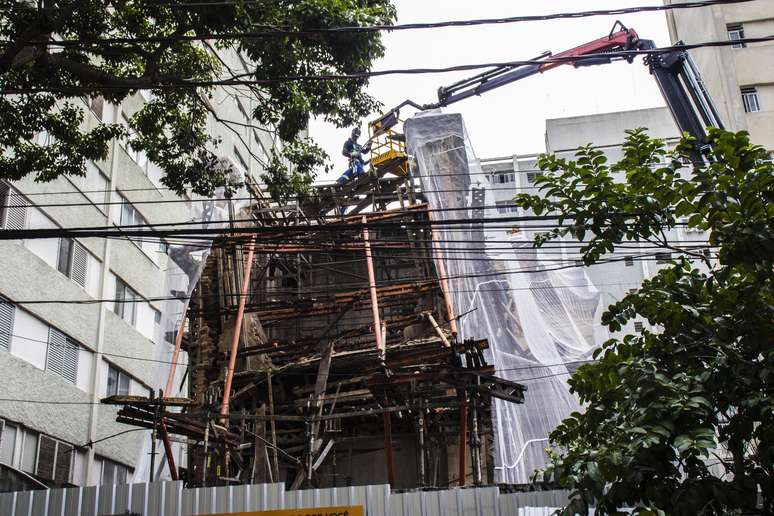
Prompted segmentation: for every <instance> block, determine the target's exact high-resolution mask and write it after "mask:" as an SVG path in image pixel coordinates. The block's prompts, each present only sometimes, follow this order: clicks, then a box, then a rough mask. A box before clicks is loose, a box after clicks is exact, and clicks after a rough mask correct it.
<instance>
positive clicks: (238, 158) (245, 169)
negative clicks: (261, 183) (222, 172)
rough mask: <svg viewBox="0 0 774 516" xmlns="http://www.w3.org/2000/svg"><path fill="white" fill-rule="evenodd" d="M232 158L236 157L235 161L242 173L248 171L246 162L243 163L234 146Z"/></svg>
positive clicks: (243, 160) (243, 159)
mask: <svg viewBox="0 0 774 516" xmlns="http://www.w3.org/2000/svg"><path fill="white" fill-rule="evenodd" d="M234 156H236V159H237V161H238V162H239V166H240V167H242V170H243V171H245V172H247V171H248V170H250V168H249V167H248V166H247V161H245V158H243V157H242V154H241V153H240V152H239V150H238V149H237V148H236V146H234Z"/></svg>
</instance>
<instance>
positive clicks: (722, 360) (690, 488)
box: [517, 130, 774, 515]
mask: <svg viewBox="0 0 774 516" xmlns="http://www.w3.org/2000/svg"><path fill="white" fill-rule="evenodd" d="M710 144H711V151H710V156H709V158H710V160H711V162H710V163H707V164H695V165H694V166H693V167H691V169H690V170H689V169H687V166H686V165H685V163H686V162H687V158H688V156H689V150H690V138H688V137H685V138H684V139H683V141H682V143H681V144H680V145H679V146H678V147H677V149H676V150H675V151H668V150H666V148H665V145H664V142H663V141H661V140H657V139H652V138H649V137H648V136H647V135H646V133H645V132H644V131H643V130H635V131H630V132H629V135H628V138H627V141H626V144H625V146H624V151H625V156H624V158H623V159H622V160H621V161H620V162H618V163H616V164H614V165H612V166H609V165H608V164H607V163H606V159H605V156H604V155H603V154H602V152H601V151H599V150H596V149H594V148H591V147H585V148H582V149H580V150H579V151H578V153H577V156H576V159H575V160H574V161H565V160H562V159H558V158H556V157H554V156H543V157H542V158H541V159H540V168H541V169H542V170H543V171H544V175H543V176H540V177H539V178H538V180H537V182H538V184H539V185H540V188H541V190H542V191H543V193H544V194H545V195H546V197H545V198H540V197H537V196H531V195H519V196H518V197H517V202H518V203H519V204H521V205H522V206H524V207H527V208H531V209H533V210H534V211H535V212H537V213H547V212H551V213H556V214H560V215H561V216H562V218H561V219H560V221H559V222H560V228H559V229H556V230H554V231H552V232H550V233H548V234H544V235H541V237H540V238H539V239H538V240H537V242H536V244H537V245H541V244H542V243H543V242H545V241H547V240H552V239H556V238H560V237H562V236H565V235H566V236H571V237H573V238H577V239H584V238H585V239H586V241H585V245H584V247H583V249H582V251H583V256H584V261H585V262H586V264H593V263H595V262H597V261H598V260H599V259H600V258H602V257H604V256H605V255H608V254H609V253H611V252H613V251H615V250H616V248H617V246H618V245H619V244H621V243H623V242H631V241H639V242H649V243H650V244H654V245H657V246H659V247H661V248H663V249H664V250H668V251H670V252H673V256H675V259H674V260H673V261H672V262H671V264H670V265H668V266H666V267H665V268H663V269H662V270H660V271H659V272H658V274H656V276H655V277H653V278H652V279H650V280H647V281H645V282H644V284H643V285H642V287H641V288H640V290H639V291H638V292H636V293H633V294H629V295H627V296H626V297H625V298H624V299H622V300H621V301H620V302H617V303H615V304H614V305H612V306H610V307H609V308H608V310H607V312H606V313H605V314H604V315H603V318H602V320H603V323H604V324H605V325H607V327H608V328H609V329H610V330H612V331H619V330H621V328H622V327H623V325H624V324H626V322H627V321H630V320H632V319H635V318H638V319H641V320H642V319H644V320H647V321H648V323H650V325H652V327H653V329H652V330H650V331H648V330H646V331H644V332H642V333H641V334H636V335H625V336H623V337H620V338H613V339H611V340H609V341H608V342H606V343H605V344H604V345H603V346H602V348H601V349H600V350H598V351H597V352H596V355H595V358H596V359H597V361H596V362H594V363H591V364H588V365H584V366H582V367H580V368H579V369H578V370H577V372H576V373H575V374H574V375H573V376H572V378H571V380H570V386H571V388H572V390H573V391H574V392H575V393H577V394H578V396H579V397H580V399H581V401H582V403H583V404H584V405H585V412H584V413H583V414H580V413H574V414H572V415H571V416H570V417H569V418H567V419H566V420H565V421H564V422H563V423H562V424H561V425H560V426H559V427H558V428H556V429H555V430H554V431H553V433H552V434H551V440H552V443H553V445H554V446H555V449H556V450H557V451H555V452H552V453H551V463H550V465H549V467H548V468H547V469H546V471H544V472H543V474H544V475H545V477H546V478H547V479H549V480H552V481H555V482H558V483H559V484H561V485H563V486H566V487H567V488H569V489H571V490H572V497H571V501H570V504H569V505H568V507H566V508H565V509H564V510H563V514H568V515H569V514H576V513H583V514H586V512H584V511H587V510H588V507H589V506H595V507H597V511H598V513H600V514H621V513H620V512H619V511H620V510H621V508H624V507H629V508H636V509H637V511H638V513H639V514H669V515H697V514H764V513H765V514H772V513H774V478H773V477H772V473H773V472H774V470H773V469H772V468H774V396H773V395H772V386H774V338H773V337H772V336H773V335H774V291H773V290H772V286H773V280H774V272H773V271H774V269H773V267H774V204H772V201H774V167H773V166H772V164H771V162H770V161H767V160H769V156H768V155H767V153H766V152H765V151H764V150H763V149H762V148H761V147H758V146H755V145H751V144H750V141H749V138H748V136H747V134H746V133H743V132H742V133H731V132H724V131H720V130H711V132H710ZM616 173H619V174H622V175H624V176H625V181H624V182H621V181H615V180H614V178H613V174H616ZM686 219H687V227H689V228H696V229H698V230H702V231H705V232H706V233H705V234H706V236H707V237H708V240H709V244H710V245H711V246H712V247H711V249H712V258H713V259H712V261H711V262H710V261H708V260H707V261H706V262H705V260H706V258H705V256H704V255H703V254H701V253H698V252H696V251H695V250H688V251H686V250H683V249H680V248H676V247H674V246H673V245H672V243H671V242H670V240H669V239H668V238H667V234H668V231H669V230H671V229H674V228H676V227H679V224H680V221H681V220H683V221H684V220H686ZM702 262H704V263H702ZM761 500H762V503H761Z"/></svg>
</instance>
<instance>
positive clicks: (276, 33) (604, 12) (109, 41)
mask: <svg viewBox="0 0 774 516" xmlns="http://www.w3.org/2000/svg"><path fill="white" fill-rule="evenodd" d="M750 1H752V0H703V1H692V2H685V3H678V4H668V5H655V6H654V5H646V6H638V7H624V8H618V9H596V10H590V11H571V12H560V13H553V14H543V15H528V16H509V17H500V18H482V19H472V20H449V21H440V22H430V23H405V24H380V25H354V26H338V27H320V28H309V29H301V30H299V29H294V28H290V27H288V26H277V25H264V24H255V25H254V27H255V28H256V29H258V30H257V31H254V32H228V33H205V34H195V35H181V36H168V37H167V36H158V37H131V38H99V39H98V38H82V39H63V40H56V41H32V42H30V44H31V45H38V44H50V45H56V46H62V47H69V46H80V45H83V44H89V45H115V44H128V43H169V42H176V41H205V40H213V39H215V40H227V39H243V38H285V37H289V36H315V35H324V34H341V33H363V32H379V31H390V32H392V31H402V30H417V29H438V28H444V27H471V26H478V25H505V24H512V23H523V22H535V21H550V20H558V19H576V18H589V17H595V16H617V15H622V14H634V13H646V12H657V11H672V10H684V9H694V8H700V7H711V6H715V5H729V4H740V3H747V2H750ZM250 3H260V2H256V0H253V1H250V0H247V1H238V2H194V3H190V4H188V3H181V4H150V5H158V6H159V7H170V8H181V9H185V8H189V7H195V6H211V7H219V6H224V5H239V6H243V5H247V4H250ZM3 43H6V44H8V43H11V42H10V41H4V42H3Z"/></svg>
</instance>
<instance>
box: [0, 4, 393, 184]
mask: <svg viewBox="0 0 774 516" xmlns="http://www.w3.org/2000/svg"><path fill="white" fill-rule="evenodd" d="M187 4H191V5H187ZM197 4H198V5H197ZM394 19H395V10H394V7H393V6H392V5H391V4H390V2H389V0H366V1H364V0H301V1H297V0H294V1H286V0H279V1H268V0H267V1H251V2H245V3H234V2H231V1H230V0H222V2H221V0H215V1H214V2H207V3H205V4H204V5H202V3H201V2H196V1H193V0H180V1H175V2H164V1H162V2H159V1H158V0H133V1H126V0H118V1H113V0H41V1H40V2H28V1H26V0H0V40H2V43H0V92H2V96H0V147H2V148H3V149H6V151H5V152H4V153H3V155H2V156H1V157H0V178H6V179H18V178H21V177H24V176H26V175H28V174H35V178H36V179H37V180H40V181H47V180H51V179H53V178H56V177H58V176H60V175H73V174H75V175H78V174H83V173H84V166H85V165H84V163H85V160H87V159H89V160H94V159H103V158H104V157H105V156H106V155H107V151H108V142H109V141H110V140H111V139H112V138H115V137H118V136H125V132H126V131H125V130H124V129H123V128H122V127H121V126H119V125H112V124H98V125H96V127H94V125H93V124H86V123H84V116H83V111H84V110H83V108H81V107H78V105H79V104H80V101H77V102H75V101H74V99H77V98H79V97H87V98H94V97H99V96H101V97H103V98H105V99H106V100H108V101H110V102H113V103H120V102H121V101H122V100H124V99H126V98H127V97H129V96H131V95H135V94H136V92H137V91H138V90H139V89H148V88H151V89H152V92H153V101H151V102H149V103H147V104H145V105H144V107H142V108H141V109H140V111H139V112H137V113H135V114H134V115H133V117H132V119H131V121H130V126H131V129H132V130H133V131H132V136H131V139H130V145H131V147H132V148H134V149H137V150H143V151H144V152H145V153H146V154H147V155H148V157H149V158H150V159H151V160H152V161H154V162H155V163H156V164H158V165H159V166H160V167H161V168H162V169H163V170H164V171H165V173H166V176H165V177H164V178H163V179H162V181H163V182H164V183H165V184H166V185H167V186H169V187H170V188H172V189H174V190H175V191H177V192H182V191H183V190H184V189H185V188H186V187H192V188H193V190H194V191H195V192H197V193H199V194H203V195H208V194H210V193H212V191H213V189H214V188H215V187H217V186H219V185H221V184H222V181H223V178H222V177H220V176H219V174H218V173H217V172H216V171H215V169H213V168H212V167H211V166H209V163H212V162H213V158H214V156H215V154H217V149H216V147H217V144H218V142H217V141H216V140H214V139H213V138H211V137H210V136H209V135H208V133H207V131H206V120H207V116H208V113H207V110H208V109H209V107H208V105H207V103H206V102H204V101H203V98H204V97H206V96H207V95H208V94H209V91H210V90H211V89H212V87H209V86H206V84H207V83H208V81H216V80H221V79H224V78H229V77H230V76H229V75H228V73H230V71H229V70H228V69H227V68H226V67H224V66H223V65H222V64H221V63H220V61H219V60H218V59H217V58H216V56H214V54H213V52H212V51H211V48H208V47H209V46H210V45H214V47H217V48H218V49H221V50H223V49H233V50H238V51H240V52H242V53H243V55H245V56H247V57H248V58H249V59H250V61H251V62H252V63H254V65H253V67H254V68H253V69H252V70H251V71H250V73H249V74H248V75H246V76H242V77H240V78H241V79H245V80H250V79H258V80H260V79H273V78H283V77H293V76H303V75H318V74H319V75H338V74H347V73H352V72H359V71H365V70H368V69H369V68H370V66H371V63H372V62H373V61H374V60H375V59H377V58H378V57H380V56H382V55H383V53H384V48H383V46H382V43H381V39H380V35H379V33H378V32H362V33H344V32H335V33H326V34H317V35H307V36H301V37H298V36H293V35H271V36H260V37H247V38H244V37H243V38H229V37H225V35H227V34H234V33H255V32H256V31H257V32H270V31H272V30H275V29H272V28H277V27H279V28H281V29H284V30H289V31H303V30H309V29H318V28H326V27H333V26H342V25H366V24H389V23H391V22H392V21H393V20H394ZM205 34H206V35H213V36H212V37H211V38H210V42H209V43H206V44H205V43H202V42H200V41H194V40H186V39H180V37H181V36H194V35H205ZM54 35H56V39H64V40H77V41H79V43H77V44H67V45H65V46H63V47H60V46H54V45H47V44H46V43H45V42H46V41H48V40H51V39H52V38H54ZM218 35H224V37H218ZM110 38H120V39H121V40H120V41H113V42H110V43H105V42H97V41H95V40H105V39H110ZM186 82H197V83H204V85H203V86H199V87H198V88H193V87H190V86H186V85H184V83H186ZM366 84H367V80H366V79H360V80H353V81H295V82H285V83H271V84H264V85H260V86H258V85H256V86H251V90H252V96H253V97H254V101H255V105H256V108H255V110H254V112H253V114H252V115H253V118H254V119H255V120H256V121H257V122H258V123H260V124H266V125H269V126H271V127H272V128H274V129H276V131H277V133H278V135H279V136H280V137H281V138H282V140H284V141H286V142H290V143H291V146H292V142H293V141H294V140H296V138H297V135H298V134H299V133H300V132H301V131H302V130H303V129H304V128H305V127H306V124H307V121H308V117H309V116H310V115H318V116H322V117H323V118H325V119H326V120H328V121H330V122H332V123H334V124H337V125H338V126H340V127H343V126H348V125H352V124H353V123H354V122H355V121H357V120H358V119H359V117H361V116H362V115H364V114H367V113H369V112H372V111H373V110H374V109H375V108H376V107H377V102H376V101H375V100H374V99H373V98H371V97H369V96H368V95H367V94H366V93H365V92H364V87H365V86H366ZM80 105H82V104H80ZM41 131H47V132H48V133H50V134H51V135H52V136H53V137H54V138H55V139H56V142H57V143H56V145H54V146H49V147H44V146H41V145H37V144H36V143H34V142H33V141H32V140H33V137H34V136H35V135H36V134H38V133H40V132H41ZM299 145H302V144H299ZM296 155H298V156H299V157H300V158H302V159H304V158H306V156H305V155H304V154H303V153H301V154H296ZM286 157H290V158H292V157H293V155H291V154H289V155H288V156H286ZM292 165H294V167H293V170H299V171H303V173H311V172H310V171H308V170H306V168H305V167H306V165H305V164H304V163H297V164H292ZM286 172H287V170H286ZM290 177H291V179H292V182H300V183H301V184H304V183H305V179H304V178H298V179H297V178H293V177H292V173H291V174H290Z"/></svg>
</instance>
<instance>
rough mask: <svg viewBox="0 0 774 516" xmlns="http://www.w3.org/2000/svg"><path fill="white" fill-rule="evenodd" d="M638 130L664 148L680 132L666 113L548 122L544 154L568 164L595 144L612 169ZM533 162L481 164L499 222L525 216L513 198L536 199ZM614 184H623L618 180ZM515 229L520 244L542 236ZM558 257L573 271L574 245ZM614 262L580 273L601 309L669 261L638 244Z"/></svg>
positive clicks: (523, 158) (676, 238)
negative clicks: (628, 135)
mask: <svg viewBox="0 0 774 516" xmlns="http://www.w3.org/2000/svg"><path fill="white" fill-rule="evenodd" d="M637 127H644V128H647V129H648V133H649V134H650V135H651V136H653V137H657V138H662V139H664V140H665V141H666V143H667V145H668V146H672V145H674V144H676V143H677V141H678V140H679V138H678V135H679V130H678V128H677V126H676V124H675V123H674V121H673V119H672V117H671V115H670V113H669V110H668V109H667V108H666V107H661V108H651V109H640V110H633V111H623V112H617V113H604V114H598V115H587V116H578V117H569V118H558V119H552V120H547V121H546V152H549V153H554V154H556V155H557V156H558V157H561V158H565V159H568V160H570V159H573V158H574V155H575V152H576V149H577V148H578V147H579V146H582V145H586V144H594V146H595V147H597V148H599V149H601V150H603V151H604V153H605V156H606V157H607V158H608V163H614V162H615V161H617V160H619V159H620V158H622V157H623V150H622V146H621V143H622V142H623V140H624V138H625V136H626V135H625V132H624V131H626V130H627V129H632V128H637ZM537 160H538V155H537V154H530V155H512V156H505V157H499V158H488V159H481V165H482V169H483V173H484V174H485V180H486V183H485V186H486V187H487V188H488V189H490V190H492V192H493V193H494V199H495V203H496V205H497V206H496V210H495V211H496V212H497V214H498V215H499V216H521V215H527V214H526V213H524V212H523V209H521V208H518V207H517V206H515V205H514V203H513V197H514V196H515V195H516V194H517V193H532V194H538V193H539V191H538V189H537V187H536V186H535V178H536V177H537V175H538V174H539V173H540V170H539V168H538V166H537ZM619 179H620V180H623V177H619ZM520 227H521V230H522V231H523V232H524V233H525V235H527V236H525V238H530V239H531V238H532V236H534V234H535V233H537V232H539V231H541V230H540V229H534V230H530V229H529V227H530V223H524V224H522V225H521V226H520ZM667 237H668V238H669V240H670V241H672V242H674V243H675V244H676V245H697V246H700V245H702V243H703V242H706V239H707V235H706V234H705V233H704V232H701V231H696V230H691V229H687V228H677V229H674V230H672V231H670V232H669V234H668V235H667ZM703 252H704V250H703ZM561 253H562V254H561V255H560V256H557V257H556V260H557V264H558V265H559V266H566V265H567V264H570V265H572V262H573V261H578V263H580V262H579V255H578V248H577V245H576V246H569V245H568V246H564V247H561ZM616 258H618V260H617V261H614V262H611V263H604V264H599V265H594V266H591V267H587V268H584V271H585V273H586V275H587V277H588V280H589V282H590V283H591V284H592V285H593V286H594V287H595V288H596V289H597V290H598V291H599V292H600V294H601V303H600V304H601V306H602V307H606V306H608V305H610V304H612V303H614V302H616V301H619V300H620V299H622V298H623V297H624V296H625V295H626V294H627V293H628V292H629V291H631V290H632V289H636V288H637V287H638V286H639V285H640V284H641V283H642V281H643V280H644V279H646V278H650V277H652V276H653V275H654V274H655V273H656V272H657V271H658V270H659V269H660V268H661V267H663V266H664V264H665V263H667V262H668V261H669V260H670V259H671V258H672V256H671V255H670V253H667V252H656V251H655V250H653V249H638V248H637V244H631V245H629V247H628V248H627V249H621V250H618V251H617V253H616ZM600 314H601V313H600ZM600 314H597V315H600ZM646 326H647V324H646V323H645V322H644V321H632V322H630V323H629V325H628V326H627V327H625V328H623V331H624V332H627V333H628V332H631V331H641V330H642V329H643V328H644V327H646Z"/></svg>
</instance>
